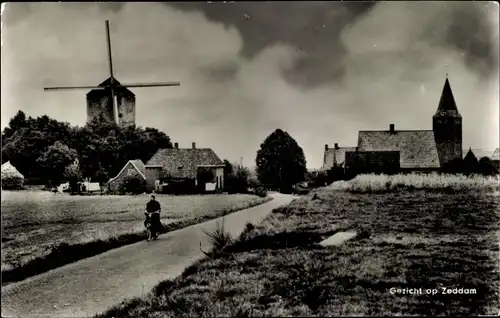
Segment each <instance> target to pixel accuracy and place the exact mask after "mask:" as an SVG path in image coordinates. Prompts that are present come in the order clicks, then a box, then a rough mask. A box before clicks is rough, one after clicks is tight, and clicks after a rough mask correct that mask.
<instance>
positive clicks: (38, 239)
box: [1, 191, 270, 283]
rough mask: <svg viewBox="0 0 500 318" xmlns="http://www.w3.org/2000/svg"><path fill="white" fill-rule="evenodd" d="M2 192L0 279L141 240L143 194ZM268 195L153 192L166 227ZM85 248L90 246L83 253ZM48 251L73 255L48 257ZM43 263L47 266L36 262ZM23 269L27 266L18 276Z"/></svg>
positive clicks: (258, 201) (214, 214)
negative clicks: (87, 194)
mask: <svg viewBox="0 0 500 318" xmlns="http://www.w3.org/2000/svg"><path fill="white" fill-rule="evenodd" d="M1 196H2V200H1V207H2V211H1V216H2V283H5V282H8V281H12V280H19V279H21V278H26V276H29V275H31V274H38V273H39V272H41V271H43V270H42V268H43V267H45V269H47V270H48V269H52V268H54V267H57V266H61V265H64V264H65V263H68V262H71V261H74V260H77V259H79V258H82V257H88V256H91V255H96V254H97V253H99V252H103V251H105V250H108V249H110V248H114V247H118V246H121V245H125V244H129V243H134V242H136V241H138V240H141V239H142V236H143V232H144V225H143V221H144V208H145V205H146V203H147V201H148V200H149V197H148V196H146V195H140V196H99V195H98V196H70V195H66V194H53V193H51V192H46V191H2V193H1ZM269 199H270V198H259V197H257V196H253V195H246V194H237V195H198V196H195V195H193V196H167V195H157V200H158V201H159V202H160V203H161V206H162V213H161V218H162V223H163V224H164V225H165V227H166V230H175V229H178V228H181V227H184V226H188V225H191V224H195V223H198V222H201V221H205V220H209V219H212V218H217V217H219V216H222V215H224V214H227V213H230V212H234V211H237V210H241V209H244V208H247V207H250V206H255V205H258V204H261V203H263V202H266V201H268V200H269ZM96 242H98V243H99V244H98V245H96ZM72 246H73V247H78V253H76V252H72V251H71V247H72ZM85 246H89V248H88V249H87V250H86V251H83V249H84V248H85ZM90 246H91V247H92V250H90ZM63 252H64V253H63ZM51 254H52V256H55V255H56V254H75V255H73V256H68V255H63V258H64V260H63V259H61V257H60V256H61V255H59V256H57V257H55V258H54V257H52V259H51V260H47V258H48V257H49V256H51ZM76 254H80V256H78V255H76ZM49 258H50V257H49ZM44 260H45V262H44ZM47 262H50V263H51V264H44V265H43V266H40V265H41V264H42V263H47ZM35 265H36V266H35ZM35 267H37V268H38V269H35ZM22 268H25V269H27V268H31V270H24V271H22V272H23V273H22V275H21V274H19V273H20V269H22ZM16 271H17V273H18V274H15V273H16Z"/></svg>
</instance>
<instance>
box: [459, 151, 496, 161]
mask: <svg viewBox="0 0 500 318" xmlns="http://www.w3.org/2000/svg"><path fill="white" fill-rule="evenodd" d="M471 150H472V153H473V154H474V155H475V156H476V158H477V159H478V160H479V159H481V158H483V157H488V158H490V159H491V160H494V159H493V155H494V153H493V152H492V151H491V149H489V150H487V149H471ZM468 151H469V149H463V150H462V156H463V158H465V156H466V155H467V153H468Z"/></svg>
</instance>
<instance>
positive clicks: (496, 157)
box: [490, 148, 500, 160]
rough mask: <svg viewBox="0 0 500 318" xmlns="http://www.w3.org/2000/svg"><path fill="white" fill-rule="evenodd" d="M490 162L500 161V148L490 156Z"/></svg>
mask: <svg viewBox="0 0 500 318" xmlns="http://www.w3.org/2000/svg"><path fill="white" fill-rule="evenodd" d="M490 159H491V160H500V148H497V149H495V151H494V152H493V154H492V155H491V158H490Z"/></svg>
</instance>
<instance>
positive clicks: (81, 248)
mask: <svg viewBox="0 0 500 318" xmlns="http://www.w3.org/2000/svg"><path fill="white" fill-rule="evenodd" d="M270 200H272V198H271V197H266V198H255V199H254V200H251V201H247V202H245V204H239V205H235V206H230V207H227V208H225V209H218V210H216V211H213V212H212V213H210V214H200V215H198V216H196V217H191V218H185V219H182V220H180V221H175V222H172V223H168V224H165V223H163V226H164V228H163V230H162V234H164V233H167V232H171V231H175V230H178V229H182V228H184V227H187V226H190V225H194V224H197V223H201V222H205V221H208V220H211V219H214V218H218V217H221V216H223V215H226V214H229V213H233V212H236V211H239V210H242V209H246V208H250V207H254V206H257V205H260V204H263V203H265V202H268V201H270ZM141 224H142V223H141ZM144 239H145V234H144V230H142V229H141V230H135V231H134V232H132V233H119V234H116V235H114V236H110V237H107V238H105V239H98V240H92V241H88V242H83V243H74V244H68V243H60V244H58V245H56V246H54V247H53V248H52V249H51V251H50V252H49V253H47V254H46V255H43V256H40V257H35V258H32V259H31V260H30V261H27V262H26V263H24V264H22V265H20V266H16V267H13V268H9V269H7V270H2V285H4V284H7V283H12V282H16V281H21V280H23V279H26V278H28V277H31V276H34V275H38V274H41V273H44V272H47V271H49V270H52V269H55V268H57V267H60V266H63V265H66V264H69V263H72V262H75V261H78V260H81V259H84V258H87V257H91V256H95V255H97V254H100V253H103V252H106V251H108V250H111V249H114V248H118V247H121V246H125V245H128V244H133V243H137V242H139V241H141V240H144Z"/></svg>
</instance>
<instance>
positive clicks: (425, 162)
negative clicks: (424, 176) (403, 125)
mask: <svg viewBox="0 0 500 318" xmlns="http://www.w3.org/2000/svg"><path fill="white" fill-rule="evenodd" d="M358 149H359V151H400V165H401V168H439V167H440V164H439V156H438V152H437V147H436V142H435V141H434V132H433V131H432V130H396V131H394V133H391V132H389V131H387V130H382V131H360V132H359V136H358Z"/></svg>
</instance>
